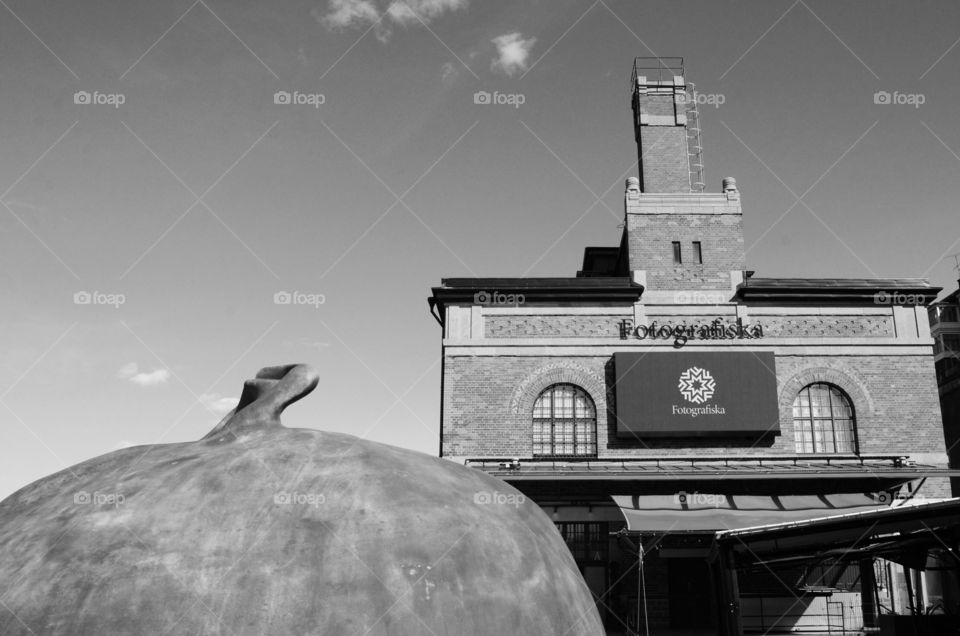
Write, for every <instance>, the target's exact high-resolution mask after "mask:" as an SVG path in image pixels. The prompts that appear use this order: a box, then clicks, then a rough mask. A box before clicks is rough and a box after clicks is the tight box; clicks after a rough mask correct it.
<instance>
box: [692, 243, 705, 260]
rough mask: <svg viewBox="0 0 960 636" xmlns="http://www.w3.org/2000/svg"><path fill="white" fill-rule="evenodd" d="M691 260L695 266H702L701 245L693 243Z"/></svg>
mask: <svg viewBox="0 0 960 636" xmlns="http://www.w3.org/2000/svg"><path fill="white" fill-rule="evenodd" d="M693 260H694V262H695V263H696V264H697V265H703V243H702V242H700V241H693Z"/></svg>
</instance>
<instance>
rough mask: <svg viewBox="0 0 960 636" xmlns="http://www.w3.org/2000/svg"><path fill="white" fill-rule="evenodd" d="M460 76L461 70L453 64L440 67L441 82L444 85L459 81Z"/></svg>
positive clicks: (446, 63)
mask: <svg viewBox="0 0 960 636" xmlns="http://www.w3.org/2000/svg"><path fill="white" fill-rule="evenodd" d="M459 75H460V69H458V68H457V67H456V66H455V65H454V64H453V62H445V63H444V64H443V66H441V67H440V81H441V82H443V83H444V84H447V83H449V82H452V81H453V80H455V79H457V76H459Z"/></svg>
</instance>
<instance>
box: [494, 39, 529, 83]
mask: <svg viewBox="0 0 960 636" xmlns="http://www.w3.org/2000/svg"><path fill="white" fill-rule="evenodd" d="M491 42H493V43H494V44H495V45H496V47H497V57H495V58H494V59H493V61H492V62H491V63H490V70H492V71H495V72H499V73H503V74H504V75H508V76H510V77H513V76H514V75H516V74H518V73H522V72H523V71H525V70H527V58H529V57H530V49H532V48H533V45H534V44H536V42H537V38H527V39H524V38H523V36H522V35H521V34H520V32H519V31H517V32H515V33H505V34H503V35H498V36H497V37H495V38H493V40H491Z"/></svg>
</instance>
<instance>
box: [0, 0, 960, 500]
mask: <svg viewBox="0 0 960 636" xmlns="http://www.w3.org/2000/svg"><path fill="white" fill-rule="evenodd" d="M0 5H2V6H0V16H2V17H0V78H2V80H0V82H2V84H0V87H2V88H0V100H2V103H0V148H2V152H0V202H2V203H3V205H2V206H0V242H2V247H0V281H2V283H0V284H2V290H3V294H2V304H3V311H2V318H0V321H2V323H0V324H2V329H0V352H2V354H0V435H2V440H0V497H3V496H6V495H7V494H9V493H11V492H13V491H14V490H16V489H18V488H20V487H21V486H23V485H26V484H27V483H29V482H30V481H33V480H34V479H37V478H40V477H42V476H44V475H47V474H49V473H51V472H54V471H57V470H60V469H62V468H64V467H66V466H68V465H71V464H74V463H77V462H79V461H83V460H85V459H87V458H90V457H92V456H95V455H98V454H101V453H104V452H107V451H110V450H111V449H115V448H118V447H121V446H124V445H129V444H150V443H157V442H174V441H185V440H194V439H198V438H199V437H201V436H203V435H204V434H205V433H206V432H207V431H208V430H209V429H210V428H211V427H212V426H213V425H214V423H215V422H216V421H217V420H218V419H219V417H220V416H221V415H222V413H223V412H224V411H225V410H226V409H229V408H230V407H231V406H232V404H233V402H234V401H235V399H236V397H237V396H238V395H239V392H240V388H241V386H242V383H243V381H244V379H246V378H249V377H252V375H253V374H254V373H255V372H256V371H257V370H258V369H259V368H260V367H262V366H266V365H270V364H279V363H287V362H309V363H312V364H314V365H315V366H316V367H317V368H318V369H319V370H320V373H321V376H322V379H321V383H320V386H319V387H318V388H317V390H316V391H315V392H314V393H313V394H312V395H311V396H310V397H309V398H307V399H306V400H305V401H303V402H301V403H299V404H297V405H296V406H294V407H293V408H291V409H290V410H288V412H287V413H286V414H285V415H284V419H285V422H286V423H287V424H288V425H289V426H302V427H314V428H321V429H328V430H337V431H345V432H350V433H354V434H357V435H362V436H364V437H368V438H371V439H375V440H379V441H383V442H387V443H390V444H396V445H400V446H406V447H410V448H415V449H418V450H422V451H425V452H428V453H432V454H436V452H437V448H438V429H439V398H440V366H439V362H440V328H439V326H438V325H437V324H436V323H435V322H434V320H433V318H431V317H430V315H429V313H428V309H427V303H426V298H427V296H428V295H429V291H430V287H431V286H432V285H436V284H438V283H439V281H440V278H441V277H446V276H474V275H476V276H521V275H538V276H570V275H573V274H574V273H575V272H576V270H577V269H578V268H579V266H580V259H581V256H582V248H583V247H584V246H586V245H616V244H617V242H618V241H619V237H620V230H619V229H618V225H619V224H620V222H621V217H622V205H623V204H622V198H623V181H624V178H625V177H626V176H631V175H635V174H636V172H637V169H636V165H635V161H636V148H635V145H634V142H633V134H632V133H633V131H632V125H631V113H630V108H629V107H630V99H629V76H630V67H631V63H632V59H633V57H634V56H638V55H641V56H648V55H660V56H681V55H682V56H684V57H685V58H686V68H687V77H688V79H689V80H691V81H693V82H695V83H696V84H697V87H698V90H699V91H700V92H701V94H702V95H704V99H707V98H712V101H711V102H707V101H705V102H704V103H703V104H702V105H701V119H702V122H703V144H704V155H705V161H706V176H707V183H708V190H710V191H718V190H719V187H720V179H721V178H722V177H724V176H734V177H736V178H737V181H738V184H739V187H740V190H741V193H742V201H743V209H744V225H745V232H746V241H747V246H748V250H749V251H748V254H747V260H748V267H749V268H750V269H754V270H756V271H757V275H759V276H809V277H817V276H834V277H870V276H877V277H888V276H890V277H892V276H904V277H924V276H925V277H929V278H930V279H931V280H932V282H934V283H935V284H937V285H941V286H947V287H948V289H952V288H954V286H955V285H956V283H955V279H956V277H957V274H956V272H955V271H953V269H952V267H953V260H952V259H949V258H947V259H945V258H944V256H946V255H947V254H951V253H956V252H960V222H958V219H960V215H958V213H957V194H958V186H957V184H958V183H960V180H958V176H960V157H958V153H960V128H958V125H957V121H958V119H957V104H958V103H960V83H958V82H957V81H956V80H957V76H958V74H957V69H958V67H960V45H958V38H960V4H957V3H953V2H880V1H876V0H872V1H862V2H858V1H853V0H848V1H846V2H843V3H836V2H826V1H825V0H796V1H795V2H792V1H790V0H787V1H779V0H777V1H770V0H755V1H738V2H719V1H717V0H710V1H703V2H684V1H677V0H671V1H663V2H659V1H658V2H635V1H626V0H597V1H596V2H593V3H591V2H590V1H589V0H588V1H576V2H575V1H572V0H551V1H549V2H547V1H546V0H539V1H537V0H520V1H512V2H506V1H502V0H493V1H486V2H481V1H479V0H472V1H470V0H408V3H407V4H403V3H401V2H388V1H387V0H329V1H327V0H316V1H315V2H300V1H297V0H277V1H273V2H269V3H264V2H249V1H247V0H242V1H237V2H230V3H228V2H223V0H195V1H194V0H176V1H173V2H161V3H158V2H145V1H143V0H136V1H133V2H130V1H127V2H118V1H115V2H106V1H90V0H84V1H80V2H67V3H57V4H53V3H50V2H30V1H27V0H3V2H0ZM278 91H286V92H288V93H290V96H291V97H290V101H291V102H293V101H300V102H302V103H282V102H284V101H285V99H284V97H285V96H284V95H283V94H281V95H280V96H279V99H278V100H275V94H276V93H277V92H278ZM478 91H487V92H490V93H491V94H493V93H494V92H495V91H497V92H499V94H500V99H501V101H507V102H511V103H503V104H475V103H474V95H475V93H477V92H478ZM878 91H886V92H887V93H889V94H890V95H891V97H890V100H889V101H890V102H891V103H879V104H878V103H875V102H876V100H875V94H876V93H877V92H878ZM87 94H89V97H88V96H87ZM275 101H280V102H281V103H275ZM520 101H522V102H523V103H522V104H518V103H517V102H520ZM881 101H883V100H881ZM77 102H79V103H77ZM85 102H89V103H85ZM121 102H122V103H121ZM320 102H323V103H320ZM898 102H899V103H898ZM921 102H922V103H921ZM798 199H799V201H798ZM294 291H297V292H299V293H300V296H298V297H297V299H298V300H299V301H303V302H309V301H316V303H315V304H314V305H311V304H294V303H291V304H276V303H275V302H274V296H275V294H277V293H278V292H294ZM78 292H80V293H83V292H87V293H90V294H93V292H98V294H97V295H91V296H90V297H89V299H90V301H91V302H90V303H88V304H83V303H82V301H83V300H84V299H85V298H86V297H84V296H80V297H79V300H80V301H81V302H79V303H78V302H75V298H74V297H75V294H77V293H78ZM310 295H312V296H310ZM321 299H322V300H323V301H324V302H323V303H322V304H319V300H321ZM121 301H122V304H121Z"/></svg>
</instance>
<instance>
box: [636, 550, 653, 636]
mask: <svg viewBox="0 0 960 636" xmlns="http://www.w3.org/2000/svg"><path fill="white" fill-rule="evenodd" d="M638 543H639V546H640V547H639V549H638V552H637V555H638V556H639V557H640V593H641V594H642V595H643V628H644V630H645V633H646V636H650V620H649V617H648V616H647V580H646V577H645V576H644V573H643V539H641V540H640V541H639V542H638ZM638 609H639V608H638Z"/></svg>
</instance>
